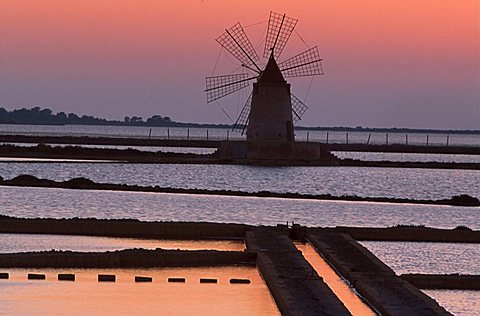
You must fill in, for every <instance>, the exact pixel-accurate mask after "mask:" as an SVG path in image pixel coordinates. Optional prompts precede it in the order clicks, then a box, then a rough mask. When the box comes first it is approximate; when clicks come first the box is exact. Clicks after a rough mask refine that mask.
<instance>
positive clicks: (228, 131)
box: [227, 129, 230, 140]
mask: <svg viewBox="0 0 480 316" xmlns="http://www.w3.org/2000/svg"><path fill="white" fill-rule="evenodd" d="M229 133H230V130H229V129H227V140H228V134H229Z"/></svg>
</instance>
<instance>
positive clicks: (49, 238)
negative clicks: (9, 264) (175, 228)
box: [0, 234, 245, 253]
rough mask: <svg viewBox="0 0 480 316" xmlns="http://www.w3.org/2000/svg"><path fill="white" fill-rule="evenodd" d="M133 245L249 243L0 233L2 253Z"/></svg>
mask: <svg viewBox="0 0 480 316" xmlns="http://www.w3.org/2000/svg"><path fill="white" fill-rule="evenodd" d="M132 248H144V249H155V248H162V249H174V250H175V249H180V250H202V249H208V250H232V251H243V250H244V249H245V245H244V243H243V242H242V241H232V240H149V239H134V238H111V237H91V236H67V235H48V234H45V235H43V234H42V235H39V234H0V253H14V252H27V251H44V250H52V249H55V250H70V251H82V252H93V251H98V252H102V251H113V250H121V249H132Z"/></svg>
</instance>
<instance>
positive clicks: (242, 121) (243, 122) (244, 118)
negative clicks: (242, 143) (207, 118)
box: [232, 93, 253, 135]
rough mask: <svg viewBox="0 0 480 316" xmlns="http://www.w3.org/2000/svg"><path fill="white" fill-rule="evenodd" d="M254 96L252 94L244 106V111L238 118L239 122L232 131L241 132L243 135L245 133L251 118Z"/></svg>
mask: <svg viewBox="0 0 480 316" xmlns="http://www.w3.org/2000/svg"><path fill="white" fill-rule="evenodd" d="M252 95H253V93H250V96H249V97H248V99H247V102H246V103H245V105H244V106H243V109H242V111H241V112H240V115H239V116H238V118H237V121H236V122H235V124H234V125H233V128H232V130H233V131H236V132H239V133H241V134H242V135H243V133H244V132H245V128H246V127H247V124H248V118H249V116H250V107H251V105H252Z"/></svg>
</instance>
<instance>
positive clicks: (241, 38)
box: [216, 23, 260, 71]
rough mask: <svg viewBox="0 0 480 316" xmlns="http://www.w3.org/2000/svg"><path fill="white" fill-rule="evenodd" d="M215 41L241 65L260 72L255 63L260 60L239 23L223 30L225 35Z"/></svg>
mask: <svg viewBox="0 0 480 316" xmlns="http://www.w3.org/2000/svg"><path fill="white" fill-rule="evenodd" d="M216 41H217V42H218V43H219V44H220V45H222V46H223V48H225V49H226V50H227V51H228V52H229V53H230V54H232V56H233V57H235V58H236V59H238V61H240V62H241V63H242V64H244V65H248V66H255V68H257V70H258V71H260V68H259V67H258V66H257V64H256V63H255V62H256V61H259V60H260V58H259V57H258V55H257V52H256V51H255V49H254V48H253V45H252V43H251V42H250V40H249V39H248V37H247V34H245V31H244V30H243V28H242V26H241V25H240V23H237V24H235V25H234V26H232V27H231V28H229V29H227V30H225V33H223V34H222V35H220V36H219V37H218V38H217V39H216Z"/></svg>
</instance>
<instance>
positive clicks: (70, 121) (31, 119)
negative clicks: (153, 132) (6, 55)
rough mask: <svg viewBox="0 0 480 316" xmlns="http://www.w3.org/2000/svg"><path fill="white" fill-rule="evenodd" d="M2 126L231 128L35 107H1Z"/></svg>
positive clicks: (157, 118)
mask: <svg viewBox="0 0 480 316" xmlns="http://www.w3.org/2000/svg"><path fill="white" fill-rule="evenodd" d="M0 124H30V125H127V126H162V127H163V126H164V127H208V128H215V127H227V128H228V127H230V125H225V124H197V123H182V122H175V121H172V120H171V119H170V117H168V116H164V117H162V116H161V115H153V116H152V117H149V118H147V119H145V120H144V119H143V118H142V117H140V116H132V117H129V116H126V117H125V118H124V119H123V121H118V120H107V119H104V118H99V117H95V116H91V115H82V116H79V115H77V114H75V113H68V114H67V113H65V112H58V113H56V114H54V113H53V111H52V110H50V109H42V108H40V107H34V108H31V109H26V108H22V109H16V110H12V111H8V110H6V109H5V108H2V107H0Z"/></svg>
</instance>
